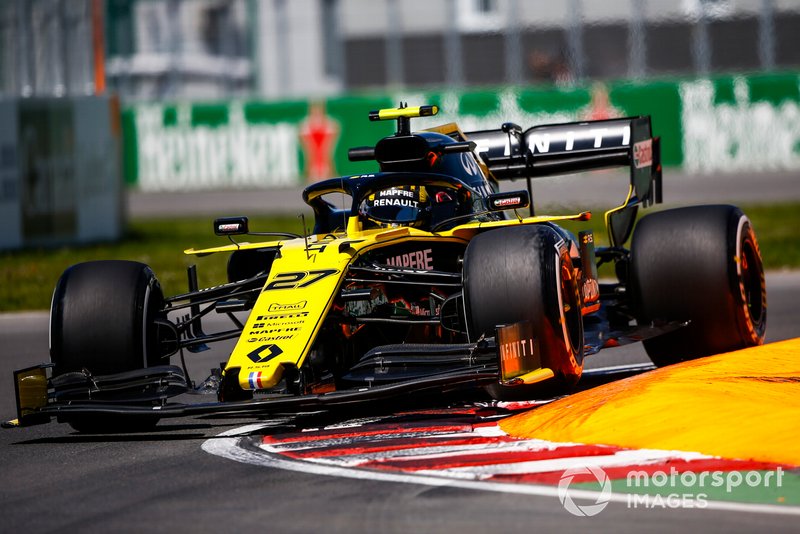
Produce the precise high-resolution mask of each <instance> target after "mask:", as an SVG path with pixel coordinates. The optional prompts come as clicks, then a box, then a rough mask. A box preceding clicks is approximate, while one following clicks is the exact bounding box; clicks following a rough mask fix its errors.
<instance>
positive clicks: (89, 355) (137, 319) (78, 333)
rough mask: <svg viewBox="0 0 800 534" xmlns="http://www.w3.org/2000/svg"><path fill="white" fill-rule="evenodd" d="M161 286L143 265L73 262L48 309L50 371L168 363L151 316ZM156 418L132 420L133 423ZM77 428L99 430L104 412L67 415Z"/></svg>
mask: <svg viewBox="0 0 800 534" xmlns="http://www.w3.org/2000/svg"><path fill="white" fill-rule="evenodd" d="M163 305H164V298H163V294H162V292H161V286H160V285H159V283H158V280H157V279H156V277H155V275H154V274H153V271H152V270H150V268H149V267H148V266H147V265H144V264H142V263H138V262H133V261H116V260H111V261H92V262H87V263H80V264H77V265H73V266H72V267H70V268H68V269H67V270H66V271H64V274H62V275H61V278H60V279H59V280H58V283H57V284H56V288H55V291H54V293H53V302H52V305H51V309H50V359H51V361H52V362H53V363H54V364H55V368H54V375H55V376H58V375H62V374H64V373H70V372H82V371H83V370H84V369H85V370H88V371H89V372H90V373H91V374H93V375H108V374H115V373H121V372H124V371H133V370H137V369H144V368H145V367H151V366H155V365H162V364H165V363H168V362H167V361H166V360H165V359H163V358H162V357H161V353H160V351H159V340H158V330H157V326H156V322H155V321H156V319H157V318H159V316H160V314H161V313H163V312H162V308H163ZM156 421H158V418H153V417H150V416H147V417H145V418H143V419H140V420H137V421H136V422H137V423H138V424H137V425H135V426H136V427H137V428H138V427H142V426H153V425H154V424H155V422H156ZM67 422H69V423H70V424H72V426H73V427H74V428H76V429H77V430H80V431H104V430H107V429H109V428H111V427H112V426H115V425H113V424H112V421H110V420H109V417H108V416H105V417H100V416H96V417H86V416H82V417H80V418H72V420H69V419H68V420H67Z"/></svg>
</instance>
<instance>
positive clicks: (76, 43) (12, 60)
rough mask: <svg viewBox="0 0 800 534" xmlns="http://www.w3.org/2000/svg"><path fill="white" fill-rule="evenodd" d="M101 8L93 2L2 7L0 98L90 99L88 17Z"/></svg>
mask: <svg viewBox="0 0 800 534" xmlns="http://www.w3.org/2000/svg"><path fill="white" fill-rule="evenodd" d="M93 4H94V6H93ZM100 6H101V3H100V2H96V1H94V0H69V1H64V0H5V1H3V2H0V94H5V95H17V96H66V95H86V94H93V93H94V92H95V90H96V87H95V83H96V80H95V68H94V57H95V56H94V54H95V40H96V38H97V35H96V33H95V28H94V27H93V21H92V16H93V7H94V8H95V9H97V8H98V7H100ZM95 15H96V13H95Z"/></svg>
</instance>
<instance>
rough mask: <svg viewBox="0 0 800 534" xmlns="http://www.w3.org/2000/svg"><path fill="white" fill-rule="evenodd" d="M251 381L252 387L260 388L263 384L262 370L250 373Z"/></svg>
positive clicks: (249, 378)
mask: <svg viewBox="0 0 800 534" xmlns="http://www.w3.org/2000/svg"><path fill="white" fill-rule="evenodd" d="M248 381H249V382H250V389H260V388H261V387H262V386H261V371H258V372H255V373H250V375H249V376H248Z"/></svg>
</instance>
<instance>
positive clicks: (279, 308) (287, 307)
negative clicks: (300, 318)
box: [269, 300, 308, 312]
mask: <svg viewBox="0 0 800 534" xmlns="http://www.w3.org/2000/svg"><path fill="white" fill-rule="evenodd" d="M306 304H308V301H307V300H301V301H300V302H296V303H294V304H280V303H278V302H273V303H272V304H270V305H269V311H270V312H285V311H298V310H302V309H303V308H305V307H306Z"/></svg>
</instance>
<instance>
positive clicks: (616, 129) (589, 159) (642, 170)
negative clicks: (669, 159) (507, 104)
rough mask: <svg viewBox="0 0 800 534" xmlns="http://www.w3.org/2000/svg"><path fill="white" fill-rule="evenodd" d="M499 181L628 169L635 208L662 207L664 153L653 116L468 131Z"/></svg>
mask: <svg viewBox="0 0 800 534" xmlns="http://www.w3.org/2000/svg"><path fill="white" fill-rule="evenodd" d="M464 135H465V137H466V138H467V139H468V140H470V141H474V142H475V143H476V145H477V148H476V152H477V153H478V154H479V155H480V156H481V158H482V159H483V161H484V162H485V163H486V165H487V166H488V168H489V170H490V171H491V172H492V174H493V175H494V177H495V178H496V179H498V180H513V179H516V178H526V179H528V180H530V179H531V178H539V177H545V176H554V175H558V174H571V173H575V172H581V171H588V170H594V169H602V168H607V167H618V166H629V167H630V170H631V171H630V177H631V180H630V181H631V187H632V191H633V194H634V195H635V201H636V203H642V204H643V205H644V206H645V207H647V206H649V205H651V204H657V203H660V202H661V197H662V195H661V192H662V190H661V149H660V143H659V138H658V137H655V138H654V137H652V135H651V130H650V117H649V116H645V117H627V118H624V119H610V120H600V121H586V122H572V123H565V124H549V125H543V126H534V127H532V128H529V129H528V130H525V131H524V132H523V131H522V128H520V127H519V126H517V125H516V124H513V123H505V124H503V126H502V127H501V128H500V129H499V130H480V131H474V132H464Z"/></svg>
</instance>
